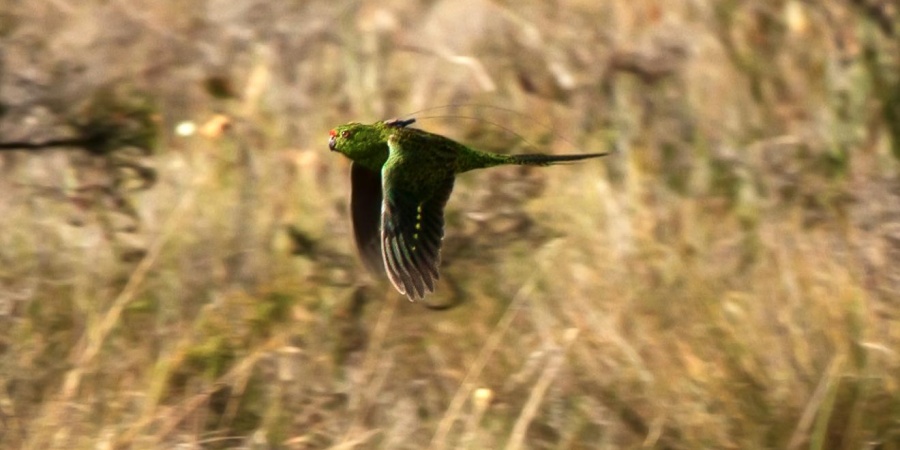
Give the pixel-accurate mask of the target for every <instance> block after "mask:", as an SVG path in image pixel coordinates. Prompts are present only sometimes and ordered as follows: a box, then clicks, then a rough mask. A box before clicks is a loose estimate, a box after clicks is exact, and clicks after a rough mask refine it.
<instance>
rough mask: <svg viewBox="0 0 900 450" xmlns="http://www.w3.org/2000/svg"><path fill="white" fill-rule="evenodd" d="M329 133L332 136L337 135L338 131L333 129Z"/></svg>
mask: <svg viewBox="0 0 900 450" xmlns="http://www.w3.org/2000/svg"><path fill="white" fill-rule="evenodd" d="M328 135H329V136H331V137H335V136H337V131H335V130H333V129H332V130H331V131H329V132H328Z"/></svg>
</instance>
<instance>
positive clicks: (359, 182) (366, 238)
mask: <svg viewBox="0 0 900 450" xmlns="http://www.w3.org/2000/svg"><path fill="white" fill-rule="evenodd" d="M414 121H415V119H409V120H392V121H386V122H376V123H373V124H360V123H348V124H346V125H341V126H339V127H337V128H335V129H333V130H331V133H330V136H331V137H330V140H329V141H328V147H329V148H330V149H331V150H332V151H337V152H340V153H343V154H344V155H345V156H347V157H348V158H350V159H351V160H352V161H353V164H352V165H351V172H350V173H351V182H352V195H351V201H350V208H351V214H352V220H353V232H354V238H355V240H356V245H357V248H358V249H359V252H360V255H361V256H362V258H363V261H364V262H365V263H366V265H367V266H368V267H369V268H370V269H371V270H373V271H375V272H380V273H385V274H386V275H387V276H388V278H389V279H390V280H391V283H392V284H393V285H394V287H396V288H397V290H398V291H400V293H402V294H404V295H406V296H407V297H408V298H409V299H410V300H415V299H419V298H422V297H424V296H425V294H426V293H428V292H434V284H435V282H436V281H437V279H438V277H439V271H438V266H439V265H440V261H441V240H442V239H443V237H444V206H445V205H446V204H447V200H448V199H449V198H450V193H451V191H452V190H453V181H454V179H455V178H456V175H457V174H460V173H463V172H467V171H470V170H474V169H483V168H486V167H493V166H501V165H525V166H548V165H551V164H557V163H563V162H573V161H579V160H583V159H588V158H596V157H600V156H604V155H606V153H589V154H584V155H546V154H528V155H500V154H496V153H488V152H482V151H479V150H475V149H473V148H470V147H467V146H465V145H463V144H460V143H458V142H456V141H453V140H451V139H448V138H446V137H444V136H441V135H437V134H434V133H429V132H427V131H424V130H420V129H417V128H409V127H408V125H410V124H412V123H413V122H414Z"/></svg>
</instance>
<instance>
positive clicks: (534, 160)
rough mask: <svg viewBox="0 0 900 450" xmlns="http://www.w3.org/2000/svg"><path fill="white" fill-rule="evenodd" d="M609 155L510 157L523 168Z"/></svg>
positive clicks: (539, 154) (531, 154)
mask: <svg viewBox="0 0 900 450" xmlns="http://www.w3.org/2000/svg"><path fill="white" fill-rule="evenodd" d="M608 154H609V153H585V154H583V155H547V154H544V153H530V154H524V155H509V156H510V157H511V158H512V163H513V164H518V165H521V166H549V165H552V164H560V163H567V162H575V161H581V160H584V159H591V158H599V157H601V156H606V155H608Z"/></svg>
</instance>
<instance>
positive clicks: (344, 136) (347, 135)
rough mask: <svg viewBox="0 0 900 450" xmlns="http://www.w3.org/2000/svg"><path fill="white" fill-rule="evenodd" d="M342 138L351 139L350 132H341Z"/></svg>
mask: <svg viewBox="0 0 900 450" xmlns="http://www.w3.org/2000/svg"><path fill="white" fill-rule="evenodd" d="M341 137H342V138H344V139H348V138H350V130H344V131H341Z"/></svg>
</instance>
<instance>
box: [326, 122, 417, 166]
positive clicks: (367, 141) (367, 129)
mask: <svg viewBox="0 0 900 450" xmlns="http://www.w3.org/2000/svg"><path fill="white" fill-rule="evenodd" d="M403 126H405V123H404V125H403ZM400 127H402V126H400ZM395 128H398V125H396V124H394V123H392V122H375V123H373V124H361V123H356V122H350V123H348V124H345V125H341V126H339V127H336V128H334V129H332V130H331V131H329V132H328V136H329V138H328V148H329V149H331V151H334V152H340V153H342V154H344V156H346V157H348V158H350V159H351V160H353V161H355V162H357V163H360V164H362V165H364V166H366V167H369V168H370V169H372V170H378V171H380V170H381V166H382V165H384V162H385V161H386V160H387V157H388V153H389V151H388V146H387V138H388V137H389V136H390V134H391V133H392V131H393V129H395Z"/></svg>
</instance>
